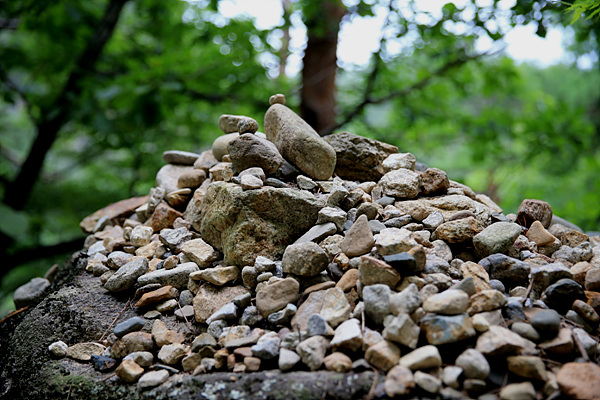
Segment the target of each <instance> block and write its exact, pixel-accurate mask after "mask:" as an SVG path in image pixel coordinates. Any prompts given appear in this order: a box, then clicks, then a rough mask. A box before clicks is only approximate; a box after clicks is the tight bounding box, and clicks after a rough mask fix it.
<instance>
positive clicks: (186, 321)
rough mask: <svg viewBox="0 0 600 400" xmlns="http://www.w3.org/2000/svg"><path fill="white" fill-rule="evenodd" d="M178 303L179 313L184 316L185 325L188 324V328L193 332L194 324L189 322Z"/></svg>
mask: <svg viewBox="0 0 600 400" xmlns="http://www.w3.org/2000/svg"><path fill="white" fill-rule="evenodd" d="M175 301H177V306H178V307H179V311H181V315H182V316H183V319H184V320H185V323H186V324H187V326H188V328H190V331H191V330H192V324H190V321H188V319H187V317H186V316H185V314H184V313H183V310H182V309H181V304H179V301H178V300H175Z"/></svg>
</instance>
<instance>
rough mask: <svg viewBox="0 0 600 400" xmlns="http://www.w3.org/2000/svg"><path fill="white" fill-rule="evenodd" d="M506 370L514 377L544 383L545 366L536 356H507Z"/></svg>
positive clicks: (545, 378) (545, 377)
mask: <svg viewBox="0 0 600 400" xmlns="http://www.w3.org/2000/svg"><path fill="white" fill-rule="evenodd" d="M506 363H507V365H508V370H509V371H510V372H512V373H513V374H515V375H518V376H521V377H523V378H527V379H536V380H539V381H546V380H547V379H548V374H547V373H546V365H545V364H544V361H543V360H542V359H541V358H540V357H536V356H509V357H506Z"/></svg>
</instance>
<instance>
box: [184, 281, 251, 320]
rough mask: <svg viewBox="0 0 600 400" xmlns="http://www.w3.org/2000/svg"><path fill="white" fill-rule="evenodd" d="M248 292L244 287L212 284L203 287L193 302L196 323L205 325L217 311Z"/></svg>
mask: <svg viewBox="0 0 600 400" xmlns="http://www.w3.org/2000/svg"><path fill="white" fill-rule="evenodd" d="M247 292H248V291H247V289H246V288H244V287H243V286H224V287H218V286H214V285H211V284H204V285H202V286H201V287H200V289H199V290H198V293H196V296H195V297H194V301H193V305H194V313H195V314H194V317H195V319H196V322H199V323H205V322H206V320H207V319H208V318H209V317H210V316H211V315H212V314H213V313H214V312H215V311H217V310H218V309H220V308H221V307H223V306H224V305H225V304H227V303H229V302H230V301H232V300H233V299H234V298H236V297H237V296H239V295H241V294H244V293H247Z"/></svg>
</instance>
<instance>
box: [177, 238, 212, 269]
mask: <svg viewBox="0 0 600 400" xmlns="http://www.w3.org/2000/svg"><path fill="white" fill-rule="evenodd" d="M180 249H181V251H182V252H183V254H185V255H186V256H187V257H188V258H189V259H190V260H192V261H193V262H195V263H196V264H198V266H199V267H200V268H206V267H208V266H210V265H211V264H212V262H213V261H215V260H216V259H217V257H218V256H217V252H216V251H215V249H213V247H212V246H211V245H210V244H208V243H206V242H205V241H204V240H202V239H192V240H188V241H187V242H185V243H183V244H182V245H181V246H180Z"/></svg>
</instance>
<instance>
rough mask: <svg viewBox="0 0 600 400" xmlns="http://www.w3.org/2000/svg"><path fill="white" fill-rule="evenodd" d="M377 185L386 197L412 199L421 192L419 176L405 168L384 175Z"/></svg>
mask: <svg viewBox="0 0 600 400" xmlns="http://www.w3.org/2000/svg"><path fill="white" fill-rule="evenodd" d="M379 184H380V185H381V188H382V189H383V194H385V195H386V196H391V197H396V198H401V199H412V198H415V197H417V195H418V194H419V191H420V190H421V175H420V174H419V173H417V172H414V171H411V170H409V169H406V168H400V169H395V170H392V171H390V172H388V173H387V174H385V175H384V176H383V177H382V178H381V180H380V181H379Z"/></svg>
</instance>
